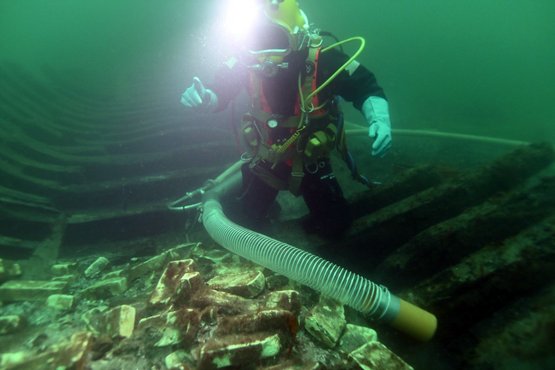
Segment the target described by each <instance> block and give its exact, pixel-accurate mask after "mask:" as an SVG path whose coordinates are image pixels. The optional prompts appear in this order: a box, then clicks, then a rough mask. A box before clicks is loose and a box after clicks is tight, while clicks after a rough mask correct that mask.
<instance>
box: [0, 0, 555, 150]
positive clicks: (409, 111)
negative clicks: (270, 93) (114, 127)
mask: <svg viewBox="0 0 555 370" xmlns="http://www.w3.org/2000/svg"><path fill="white" fill-rule="evenodd" d="M221 2H222V0H208V1H177V0H164V1H159V2H154V1H145V0H139V1H137V0H134V1H128V0H119V1H110V0H95V1H92V0H89V1H84V0H55V1H54V0H51V1H38V0H29V1H18V0H1V2H0V62H2V63H3V62H13V63H17V64H19V65H22V66H25V67H26V68H28V69H29V70H30V71H35V72H36V73H37V75H40V70H41V68H42V66H44V65H48V66H51V67H54V68H56V69H59V70H62V71H67V72H68V73H72V74H74V76H75V78H77V80H78V81H79V84H80V86H81V87H83V88H85V89H86V90H87V91H91V93H100V94H103V95H110V96H112V95H113V96H114V97H116V98H117V97H118V96H119V97H121V96H126V95H127V94H129V93H130V92H131V91H133V89H135V88H136V86H137V85H136V81H141V80H144V79H147V80H149V81H150V82H151V83H152V81H159V82H160V83H166V84H176V85H182V86H183V88H185V87H186V86H187V85H189V83H190V80H191V78H192V77H193V76H194V75H200V76H201V77H203V78H205V79H208V78H209V76H210V75H211V72H212V71H213V70H214V68H215V67H216V66H217V64H218V63H219V62H220V61H221V56H220V55H219V54H218V52H217V50H216V49H217V48H218V47H217V42H216V41H217V40H218V39H221V37H218V36H215V35H213V33H212V32H211V30H212V25H213V24H214V23H216V22H217V20H218V18H217V17H216V14H217V8H218V5H219V3H221ZM301 5H302V7H303V8H304V9H305V11H306V12H307V14H308V16H309V18H310V20H311V21H312V22H315V23H317V24H319V25H320V26H321V27H322V28H323V29H326V30H329V31H333V32H335V33H336V34H337V35H338V36H339V37H340V38H346V37H348V36H351V35H361V36H364V37H365V38H366V39H367V42H368V45H367V49H366V51H365V53H364V55H363V56H362V57H361V58H360V59H361V60H362V61H363V62H364V63H365V64H366V65H367V66H368V67H369V68H370V69H372V70H373V71H374V72H375V73H376V75H377V76H378V79H379V81H380V83H381V84H382V85H383V86H384V88H385V89H386V92H387V94H388V96H389V99H390V102H391V110H392V115H393V123H394V125H395V126H396V127H397V128H426V129H427V128H432V129H440V130H447V131H456V132H465V133H477V134H488V135H494V136H502V137H508V138H515V139H523V140H545V139H548V140H550V141H555V89H554V87H555V67H554V61H555V41H554V40H555V38H554V37H555V1H552V0H465V1H445V0H433V1H414V0H412V1H408V0H405V1H399V0H397V1H394V0H381V1H377V0H357V1H331V0H327V1H316V0H305V1H301ZM220 36H221V35H220ZM178 98H179V97H178V96H176V101H178ZM352 117H355V116H352Z"/></svg>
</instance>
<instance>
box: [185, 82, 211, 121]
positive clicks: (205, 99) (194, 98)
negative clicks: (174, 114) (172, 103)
mask: <svg viewBox="0 0 555 370" xmlns="http://www.w3.org/2000/svg"><path fill="white" fill-rule="evenodd" d="M181 104H183V105H184V106H185V108H187V109H189V110H193V111H196V112H202V113H208V112H213V111H214V110H215V109H216V107H217V106H218V96H217V95H216V94H215V93H214V92H213V91H212V90H210V89H207V88H205V87H204V85H203V84H202V81H201V80H200V78H198V77H195V78H193V84H192V85H191V86H189V87H188V88H187V90H185V92H184V93H183V94H182V95H181Z"/></svg>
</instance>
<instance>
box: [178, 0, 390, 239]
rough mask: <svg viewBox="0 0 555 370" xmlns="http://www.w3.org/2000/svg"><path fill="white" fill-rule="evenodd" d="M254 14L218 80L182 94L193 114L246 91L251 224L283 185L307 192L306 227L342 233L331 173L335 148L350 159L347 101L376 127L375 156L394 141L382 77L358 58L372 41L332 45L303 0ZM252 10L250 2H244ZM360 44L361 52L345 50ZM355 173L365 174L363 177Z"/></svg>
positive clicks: (340, 204) (346, 221)
mask: <svg viewBox="0 0 555 370" xmlns="http://www.w3.org/2000/svg"><path fill="white" fill-rule="evenodd" d="M253 4H254V6H255V8H254V11H255V13H254V14H255V16H254V17H253V18H252V19H251V20H250V23H249V24H248V27H249V30H248V31H247V32H246V33H245V35H246V36H245V37H243V38H242V39H240V40H239V42H238V43H237V47H236V50H235V51H236V55H234V56H233V57H232V58H230V59H228V60H227V61H226V62H225V63H224V65H223V66H222V67H221V68H220V69H219V70H218V71H217V72H216V74H215V78H214V80H213V82H212V83H210V84H206V86H205V84H204V83H203V82H201V80H200V79H199V78H197V77H195V78H194V79H193V83H192V85H191V86H190V87H189V88H187V89H186V91H185V92H184V93H183V95H182V96H181V103H182V104H183V105H184V106H185V107H186V108H187V109H188V110H189V111H195V112H205V113H210V112H218V111H222V110H224V109H225V108H226V107H227V106H228V105H229V103H230V102H231V101H232V100H233V99H234V98H235V97H236V96H237V95H238V94H239V93H240V92H241V90H242V89H244V88H246V89H247V91H248V93H249V96H250V102H251V104H250V111H249V112H248V113H246V114H245V115H244V117H243V120H242V122H241V127H240V130H239V132H240V134H241V135H242V141H243V142H244V145H245V146H246V147H247V152H246V153H245V154H244V155H243V159H244V160H245V164H244V165H243V166H242V168H241V172H242V177H243V185H242V194H241V196H240V201H241V212H242V217H243V218H244V220H241V221H240V223H242V224H243V225H244V226H246V227H250V228H254V229H257V227H258V226H259V225H260V224H261V223H263V222H264V221H265V220H266V219H267V217H268V212H269V210H270V208H271V207H272V205H273V203H274V201H275V199H276V196H277V194H278V192H279V191H281V190H289V191H290V192H291V193H293V194H294V195H296V196H298V195H302V196H303V198H304V201H305V203H306V205H307V206H308V209H309V211H310V212H309V215H308V216H307V217H306V219H305V220H304V221H303V227H304V229H305V230H306V231H307V232H311V233H318V234H320V235H321V236H323V237H327V238H338V237H340V236H341V235H342V234H343V233H344V232H345V231H346V230H347V229H348V228H349V226H350V225H351V223H352V216H351V213H350V210H349V205H348V203H347V201H346V199H345V198H344V196H343V192H342V190H341V187H340V185H339V183H338V181H337V179H336V177H335V175H334V173H333V171H332V168H331V164H330V158H329V156H330V152H331V151H332V150H333V149H334V148H338V149H339V151H340V153H342V156H343V158H344V159H346V160H347V159H350V158H351V157H350V155H349V154H348V153H347V150H346V145H345V138H344V135H343V127H342V126H343V123H342V113H341V110H340V107H339V100H340V99H343V100H346V101H348V102H352V104H353V105H354V107H355V108H357V109H358V110H360V111H361V112H362V114H363V116H364V118H365V119H366V121H367V122H368V124H369V136H370V138H371V139H372V140H373V143H372V148H371V152H372V155H374V156H378V157H383V156H384V155H385V153H386V152H387V150H388V149H389V148H390V147H391V124H390V119H389V108H388V103H387V100H386V97H385V95H384V91H383V90H382V88H381V87H380V86H379V85H378V83H377V81H376V78H375V76H374V75H373V73H371V72H370V71H369V70H368V69H367V68H365V67H364V66H362V65H361V64H360V63H359V62H357V61H356V59H355V57H356V56H358V55H359V54H360V51H362V49H363V48H364V39H362V38H356V37H355V38H352V39H349V40H346V41H345V42H341V43H337V44H334V45H332V46H331V47H327V48H324V47H323V46H322V36H320V34H319V32H318V30H315V29H313V28H312V27H311V26H310V25H309V23H308V20H307V17H306V15H305V14H304V12H303V11H302V10H301V9H300V7H299V4H298V2H297V1H296V0H253ZM242 9H247V7H242ZM351 41H360V42H361V48H360V49H359V52H358V53H357V54H356V55H355V56H354V57H349V56H347V55H346V54H344V53H343V52H342V51H340V50H339V49H338V46H339V45H342V44H343V43H346V42H351ZM352 170H353V176H355V177H358V178H362V176H360V175H357V174H355V172H356V170H354V169H353V168H352Z"/></svg>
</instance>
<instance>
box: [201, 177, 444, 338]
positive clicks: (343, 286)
mask: <svg viewBox="0 0 555 370" xmlns="http://www.w3.org/2000/svg"><path fill="white" fill-rule="evenodd" d="M240 183H241V175H240V172H237V173H236V174H234V175H232V176H228V177H227V178H226V179H225V181H220V182H217V183H216V184H215V185H214V186H213V187H212V188H211V189H209V190H208V191H206V192H205V193H204V194H203V199H202V203H203V214H202V222H203V224H204V227H205V229H206V231H207V232H208V234H209V235H210V236H211V237H212V239H214V240H215V241H216V242H217V243H218V244H220V245H221V246H223V247H224V248H226V249H228V250H229V251H231V252H233V253H235V254H238V255H239V256H241V257H243V258H246V259H248V260H251V261H253V262H255V263H257V264H259V265H262V266H264V267H266V268H268V269H270V270H272V271H274V272H277V273H279V274H282V275H284V276H287V277H288V278H290V279H292V280H295V281H297V282H299V283H301V284H304V285H306V286H309V287H311V288H312V289H315V290H317V291H319V292H321V293H322V294H324V295H326V296H328V297H331V298H333V299H335V300H337V301H339V302H341V303H342V304H345V305H348V306H350V307H352V308H354V309H355V310H357V311H359V312H361V313H363V314H365V315H367V316H368V317H369V318H371V319H376V320H379V321H384V322H387V323H390V324H391V325H392V326H394V327H395V328H397V329H399V330H401V331H403V332H405V333H407V334H409V335H410V336H412V337H414V338H415V339H418V340H421V341H427V340H429V339H431V338H432V336H433V335H434V332H435V330H436V327H437V320H436V318H435V316H434V315H432V314H431V313H429V312H426V311H424V310H422V309H421V308H419V307H416V306H414V305H412V304H411V303H408V302H406V301H404V300H402V299H400V298H399V297H397V296H395V295H393V294H391V293H390V292H389V290H388V289H387V288H385V287H383V286H381V285H377V284H375V283H373V282H371V281H370V280H368V279H366V278H364V277H362V276H360V275H357V274H355V273H353V272H351V271H348V270H346V269H344V268H342V267H340V266H337V265H335V264H333V263H331V262H329V261H326V260H324V259H323V258H320V257H318V256H315V255H313V254H311V253H308V252H306V251H303V250H301V249H299V248H296V247H294V246H292V245H289V244H287V243H283V242H281V241H278V240H275V239H272V238H270V237H268V236H266V235H263V234H260V233H258V232H255V231H252V230H249V229H246V228H244V227H242V226H240V225H238V224H236V223H234V222H232V221H230V220H229V219H228V218H227V217H226V216H225V214H224V212H223V209H222V205H221V203H220V197H221V196H224V195H226V193H228V192H230V191H235V190H236V189H238V188H239V186H240Z"/></svg>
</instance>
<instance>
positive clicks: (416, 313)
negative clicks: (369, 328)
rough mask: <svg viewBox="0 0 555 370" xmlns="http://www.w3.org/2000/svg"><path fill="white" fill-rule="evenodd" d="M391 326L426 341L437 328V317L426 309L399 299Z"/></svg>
mask: <svg viewBox="0 0 555 370" xmlns="http://www.w3.org/2000/svg"><path fill="white" fill-rule="evenodd" d="M391 326H393V327H394V328H395V329H397V330H399V331H402V332H403V333H405V334H408V335H410V336H411V337H413V338H415V339H417V340H419V341H422V342H426V341H429V340H430V339H432V337H433V336H434V334H435V332H436V329H437V318H436V317H435V316H434V315H433V314H431V313H430V312H428V311H424V310H423V309H421V308H420V307H417V306H415V305H413V304H412V303H409V302H407V301H404V300H402V299H400V307H399V314H398V315H397V317H396V318H395V319H394V320H393V322H391Z"/></svg>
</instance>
